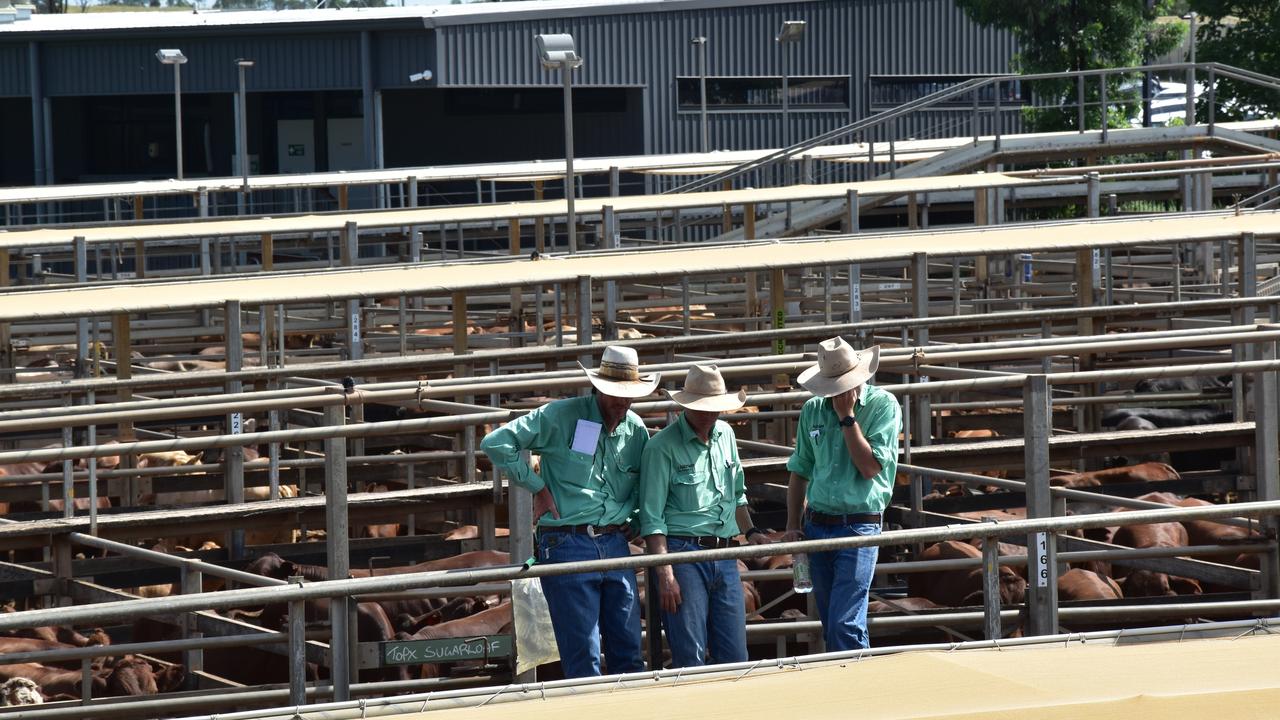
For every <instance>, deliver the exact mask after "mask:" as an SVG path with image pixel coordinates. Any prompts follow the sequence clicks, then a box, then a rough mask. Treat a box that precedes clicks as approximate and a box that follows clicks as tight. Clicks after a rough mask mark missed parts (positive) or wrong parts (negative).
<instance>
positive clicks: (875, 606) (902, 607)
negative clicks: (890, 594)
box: [867, 597, 940, 613]
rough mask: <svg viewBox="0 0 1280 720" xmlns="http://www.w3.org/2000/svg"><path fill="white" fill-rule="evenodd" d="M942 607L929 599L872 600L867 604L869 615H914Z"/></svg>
mask: <svg viewBox="0 0 1280 720" xmlns="http://www.w3.org/2000/svg"><path fill="white" fill-rule="evenodd" d="M938 607H940V606H939V605H938V604H937V603H935V602H934V601H932V600H930V599H929V598H922V597H904V598H894V599H893V600H872V601H871V602H869V603H867V612H868V613H889V612H905V613H914V612H920V611H921V610H935V609H937V608H938Z"/></svg>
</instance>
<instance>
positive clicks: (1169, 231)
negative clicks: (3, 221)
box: [0, 193, 1280, 321]
mask: <svg viewBox="0 0 1280 720" xmlns="http://www.w3.org/2000/svg"><path fill="white" fill-rule="evenodd" d="M703 194H705V195H714V194H715V193H703ZM1246 232H1249V233H1254V234H1255V236H1256V237H1257V239H1258V240H1260V241H1262V240H1269V239H1270V238H1274V237H1276V236H1277V235H1280V211H1262V212H1252V213H1248V214H1245V215H1234V214H1229V213H1217V214H1205V215H1200V214H1196V215H1193V216H1191V217H1178V216H1175V217H1159V216H1156V217H1141V218H1137V219H1115V220H1102V221H1098V220H1094V221H1080V222H1070V223H1061V224H1052V225H1035V226H1018V225H1008V226H997V227H994V228H976V229H973V228H971V229H963V230H955V229H947V230H938V231H917V232H901V233H885V234H867V235H853V236H846V237H836V238H831V239H822V240H809V241H793V242H769V243H748V244H734V245H724V246H714V247H697V246H696V245H695V246H692V247H690V246H681V247H679V248H673V249H671V250H651V251H637V252H617V253H595V254H585V255H578V256H575V257H562V258H558V259H556V260H555V261H547V262H541V261H540V262H530V261H528V260H524V259H520V260H503V261H494V262H477V263H461V264H455V265H449V264H442V265H417V266H411V267H387V266H381V267H377V268H362V269H358V270H327V271H310V272H306V273H271V274H262V275H260V276H247V277H216V276H215V277H213V278H204V279H195V278H183V279H181V280H176V281H171V282H149V283H137V284H123V283H122V284H116V285H112V286H110V287H88V288H81V289H76V290H69V289H58V288H57V286H52V287H51V288H50V289H47V290H46V289H40V290H34V291H12V292H9V293H6V294H0V321H3V320H16V321H24V320H45V319H50V318H67V317H87V316H90V315H100V316H101V315H107V314H111V313H117V312H144V311H152V310H164V309H178V308H198V307H215V306H220V305H222V304H223V303H225V302H226V301H227V300H239V301H240V303H241V304H242V306H244V307H250V306H253V305H263V304H272V303H289V302H301V301H310V300H317V301H327V300H344V299H350V298H357V297H362V298H376V297H392V296H395V295H400V294H406V295H415V294H423V295H437V296H448V295H449V294H450V293H453V292H459V291H467V292H469V291H476V290H489V289H497V288H502V289H505V288H511V287H520V286H523V287H532V286H534V285H544V286H551V285H554V284H555V283H572V282H577V281H578V279H579V278H580V277H581V276H583V275H586V276H589V277H591V278H592V279H593V280H594V281H597V282H599V281H602V280H630V279H633V278H645V279H653V278H661V277H672V278H676V277H682V276H685V275H689V276H697V275H699V274H712V273H715V274H726V275H732V274H734V273H735V272H744V271H748V270H751V271H757V270H768V269H772V268H798V267H823V266H826V265H839V264H842V263H857V262H861V263H868V262H876V261H881V260H898V259H905V258H910V257H911V256H912V255H914V254H915V253H927V254H930V255H935V256H937V257H952V256H955V255H960V256H973V255H986V254H989V255H997V254H1007V253H1013V252H1068V251H1076V250H1081V249H1084V248H1107V247H1110V248H1117V247H1126V246H1135V245H1143V244H1147V243H1171V242H1190V241H1195V240H1236V239H1238V238H1239V237H1240V235H1241V233H1246Z"/></svg>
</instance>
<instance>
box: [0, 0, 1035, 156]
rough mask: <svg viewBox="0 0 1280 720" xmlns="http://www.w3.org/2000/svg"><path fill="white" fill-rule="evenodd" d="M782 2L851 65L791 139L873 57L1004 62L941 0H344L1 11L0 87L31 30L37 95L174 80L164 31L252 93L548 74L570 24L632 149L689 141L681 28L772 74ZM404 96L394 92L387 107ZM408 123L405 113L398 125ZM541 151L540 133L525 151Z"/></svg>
mask: <svg viewBox="0 0 1280 720" xmlns="http://www.w3.org/2000/svg"><path fill="white" fill-rule="evenodd" d="M783 20H805V21H807V23H808V27H807V32H806V33H805V36H804V37H803V39H802V40H800V41H799V42H796V43H792V44H790V45H789V48H788V49H789V50H790V53H791V55H790V60H789V73H788V75H789V76H791V77H796V76H838V77H844V78H848V82H849V85H848V98H847V100H848V101H847V107H846V106H842V105H837V106H834V107H823V108H814V107H807V108H796V107H793V108H792V109H791V112H790V113H789V116H790V120H789V122H790V127H791V132H790V138H791V139H792V140H799V139H801V138H804V137H810V136H813V135H815V134H818V133H822V132H825V131H828V130H831V129H833V128H837V127H840V126H842V125H844V124H846V123H848V122H850V121H851V120H854V119H856V118H860V117H864V116H865V115H867V114H869V112H870V108H869V93H868V89H867V82H868V81H867V78H868V76H869V75H889V74H892V75H912V74H918V75H927V74H987V73H1002V72H1007V71H1008V69H1009V61H1010V58H1011V57H1012V54H1013V52H1014V49H1015V44H1014V41H1013V39H1012V37H1011V36H1009V35H1008V34H1006V33H1001V32H996V31H992V30H988V29H984V28H980V27H978V26H976V25H975V24H974V23H972V22H970V21H969V20H968V18H966V17H965V15H964V13H963V12H962V11H960V10H959V9H957V8H956V7H955V3H954V0H796V1H793V2H771V1H769V0H609V1H608V2H594V1H588V0H530V1H528V2H519V3H479V4H475V5H444V6H416V7H407V8H369V9H347V10H340V11H339V10H306V11H283V12H258V11H253V12H227V13H213V14H205V13H201V14H194V13H190V14H189V13H110V14H92V15H81V14H69V15H63V16H35V17H33V18H32V19H30V20H26V21H22V22H19V23H13V24H11V25H8V26H4V27H0V68H4V69H5V72H2V73H0V97H19V98H23V97H29V96H30V93H31V88H30V86H29V80H28V75H29V72H28V70H27V56H28V52H29V45H30V44H31V43H33V42H34V43H38V45H39V48H40V63H41V77H42V79H43V87H42V90H43V94H44V96H45V97H48V98H59V97H68V98H76V97H89V96H139V95H161V94H167V93H171V92H172V88H173V79H172V77H173V73H172V71H171V70H170V69H169V68H168V67H165V66H162V65H160V64H159V63H158V62H156V60H155V58H154V53H155V50H156V49H157V48H159V47H179V48H182V50H183V51H184V53H185V54H186V55H187V57H188V58H189V61H188V63H187V64H186V65H185V66H183V68H182V90H183V92H184V93H209V94H229V93H232V92H234V90H235V86H236V73H235V70H234V64H233V60H234V59H235V58H238V57H248V58H252V59H254V60H255V61H256V63H257V64H256V65H255V67H254V68H253V70H252V71H251V72H249V73H248V75H247V83H248V90H249V92H250V93H270V92H282V91H313V92H324V91H343V92H355V93H357V96H358V94H359V93H360V92H361V90H362V87H363V85H364V81H365V78H366V76H367V77H368V78H369V79H370V81H371V82H370V84H371V86H372V88H373V89H374V90H375V91H379V90H392V91H395V90H406V89H409V88H413V89H415V90H417V89H423V88H428V87H435V88H467V87H485V88H521V87H541V88H546V89H551V88H554V87H555V86H556V85H558V84H559V82H560V79H559V75H558V73H555V72H548V71H546V70H544V69H543V68H542V67H541V66H540V65H539V64H538V62H537V61H536V53H535V51H534V45H533V36H534V35H535V34H538V33H544V32H568V33H571V34H573V35H574V37H575V40H576V42H577V45H578V48H579V50H580V54H581V55H582V56H583V57H584V58H585V59H586V63H585V65H584V66H583V67H582V68H581V70H579V71H578V72H577V73H576V74H575V79H574V82H575V85H576V86H579V87H583V86H586V87H614V88H633V90H631V91H628V92H629V93H630V94H629V95H628V98H629V99H628V100H627V101H626V104H625V110H618V109H616V108H618V107H623V106H619V105H616V104H615V109H614V110H612V111H611V112H623V113H624V115H623V116H622V117H623V119H624V120H625V122H619V119H618V118H617V117H613V118H606V123H605V124H612V125H613V126H615V127H617V128H618V132H619V133H623V134H625V135H627V136H628V138H630V139H629V140H628V142H629V143H630V145H628V149H627V150H628V151H630V152H635V151H639V150H640V149H641V148H642V149H643V151H644V152H651V153H665V152H689V151H695V150H699V149H701V148H700V141H699V140H700V119H699V113H698V112H697V111H696V110H690V109H688V108H687V107H686V108H684V109H678V108H677V94H676V86H677V78H678V77H681V76H685V77H692V76H696V75H697V73H698V56H697V55H696V54H695V53H696V48H695V47H694V46H692V45H691V44H690V42H689V41H690V39H691V38H692V37H694V36H698V35H701V36H705V37H707V38H708V39H709V44H708V46H707V51H708V57H707V61H708V62H707V73H708V75H710V76H768V77H773V78H777V77H778V76H780V75H781V74H782V73H783V57H782V50H783V46H781V45H780V44H779V43H778V42H776V41H775V36H776V35H777V32H778V29H779V27H780V25H781V23H782V21H783ZM362 34H366V35H367V37H368V39H369V46H370V48H371V61H370V63H369V66H368V67H365V66H364V64H363V63H362V56H361V42H362V40H361V37H362ZM424 69H430V70H431V71H432V73H433V75H434V78H433V79H432V80H431V81H430V82H429V83H428V84H427V85H416V86H414V85H411V84H410V83H409V79H408V76H409V74H410V73H413V72H419V71H421V70H424ZM224 97H225V95H224ZM219 102H222V101H221V100H219ZM227 102H229V100H228V101H227ZM414 102H417V101H416V100H411V101H409V102H408V103H406V102H404V101H403V100H402V101H400V103H399V104H397V105H394V106H393V111H394V110H396V109H401V111H402V112H403V108H405V107H410V106H412V103H414ZM217 107H221V105H219V106H217ZM218 112H221V111H218ZM356 112H357V114H359V110H357V111H356ZM580 112H583V111H582V110H580ZM55 114H56V113H55ZM414 114H415V116H417V115H418V114H419V111H418V110H417V109H415V110H414ZM601 117H605V116H601ZM967 117H968V114H967V113H966V112H963V111H958V110H939V111H936V112H925V113H917V114H916V115H915V116H914V117H911V118H907V119H904V121H903V123H902V125H901V127H900V128H899V132H898V136H899V137H915V138H922V139H923V138H933V137H944V136H951V135H957V134H960V135H963V134H966V133H967V132H970V131H971V128H970V127H969V126H968V124H967ZM391 119H393V120H394V119H395V118H391ZM782 121H783V114H782V112H781V110H780V108H778V107H776V106H770V107H756V108H750V109H746V110H721V111H713V112H711V113H709V122H708V125H709V130H710V132H709V134H710V139H711V146H712V147H713V148H720V149H753V148H761V147H773V146H779V145H781V144H782V143H783V140H784V138H785V137H786V135H785V134H784V127H783V122H782ZM219 122H221V121H219ZM387 122H388V120H387V119H384V122H383V124H384V126H387ZM624 125H631V127H625V128H624V127H623V126H624ZM219 127H221V126H219ZM403 128H404V121H403V119H402V120H401V121H400V123H399V124H398V125H397V126H396V131H397V132H400V133H403ZM608 131H609V128H607V127H604V128H602V127H595V126H593V125H592V124H591V123H590V122H589V121H584V122H583V123H581V125H580V127H579V128H578V132H579V133H582V134H583V140H584V147H596V146H600V145H601V143H603V142H604V140H603V139H602V136H601V133H606V134H607V132H608ZM389 132H390V130H389ZM401 136H402V135H401ZM639 136H643V139H642V142H641V144H640V145H637V142H640V141H638V140H637V138H638V137H639ZM369 137H372V135H369ZM877 137H879V138H881V139H884V138H887V135H879V136H877ZM391 142H393V143H394V141H391ZM54 145H55V146H56V145H57V143H54ZM218 152H219V153H221V152H222V151H221V150H219V151H218ZM266 152H267V153H274V150H273V149H267V150H266ZM605 152H606V153H607V152H622V150H621V149H606V150H605ZM554 153H555V149H554V148H548V149H545V151H542V150H540V151H539V155H538V156H547V157H549V156H551V155H553V154H554ZM484 159H486V160H490V159H493V158H484ZM512 159H516V158H512ZM387 162H388V163H390V164H394V163H395V162H396V160H395V159H394V158H390V157H389V158H388V160H387ZM406 162H420V160H416V159H414V158H409V159H408V160H406ZM206 164H207V163H206ZM99 172H106V171H105V170H101V171H99Z"/></svg>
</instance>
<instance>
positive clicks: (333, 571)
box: [324, 405, 355, 702]
mask: <svg viewBox="0 0 1280 720" xmlns="http://www.w3.org/2000/svg"><path fill="white" fill-rule="evenodd" d="M324 424H325V425H326V426H327V427H342V426H343V425H344V424H346V406H345V405H329V406H327V407H325V409H324ZM324 492H325V551H326V553H327V556H328V559H329V565H328V569H329V579H330V580H343V579H346V578H347V577H349V576H350V575H351V552H350V541H349V537H350V530H349V528H348V525H347V440H346V438H341V437H337V438H326V439H325V441H324ZM349 604H350V598H348V597H345V596H342V597H335V598H333V599H332V600H331V601H330V603H329V623H330V629H331V631H332V637H331V638H330V643H329V651H330V665H329V674H330V676H331V678H332V680H333V699H334V701H336V702H343V701H346V700H350V699H351V680H352V676H353V675H354V667H355V666H354V664H353V663H352V662H351V654H352V652H353V650H354V648H353V647H352V643H351V635H352V631H353V630H354V628H353V627H351V626H350V623H349V612H348V608H347V606H348V605H349ZM352 609H354V607H353V608H352Z"/></svg>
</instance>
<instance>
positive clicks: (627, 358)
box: [578, 345, 662, 398]
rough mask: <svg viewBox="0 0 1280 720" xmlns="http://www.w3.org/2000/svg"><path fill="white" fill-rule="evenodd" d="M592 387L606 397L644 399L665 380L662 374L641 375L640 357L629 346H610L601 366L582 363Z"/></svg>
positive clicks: (601, 357) (581, 365) (606, 349)
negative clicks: (592, 366)
mask: <svg viewBox="0 0 1280 720" xmlns="http://www.w3.org/2000/svg"><path fill="white" fill-rule="evenodd" d="M578 367H580V368H582V370H583V372H585V373H586V374H587V378H588V379H589V380H591V384H592V385H594V386H595V388H596V389H597V390H599V391H600V392H602V393H604V394H605V395H611V396H613V397H621V398H642V397H645V396H646V395H651V394H652V393H653V391H654V389H655V388H657V387H658V381H659V380H661V379H662V376H661V375H660V374H659V373H649V374H648V375H641V374H640V358H639V356H637V355H636V351H635V350H634V349H632V348H629V347H622V346H613V345H610V346H609V347H606V348H605V349H604V354H602V355H601V356H600V367H598V368H589V367H586V366H585V365H583V364H582V363H578Z"/></svg>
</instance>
